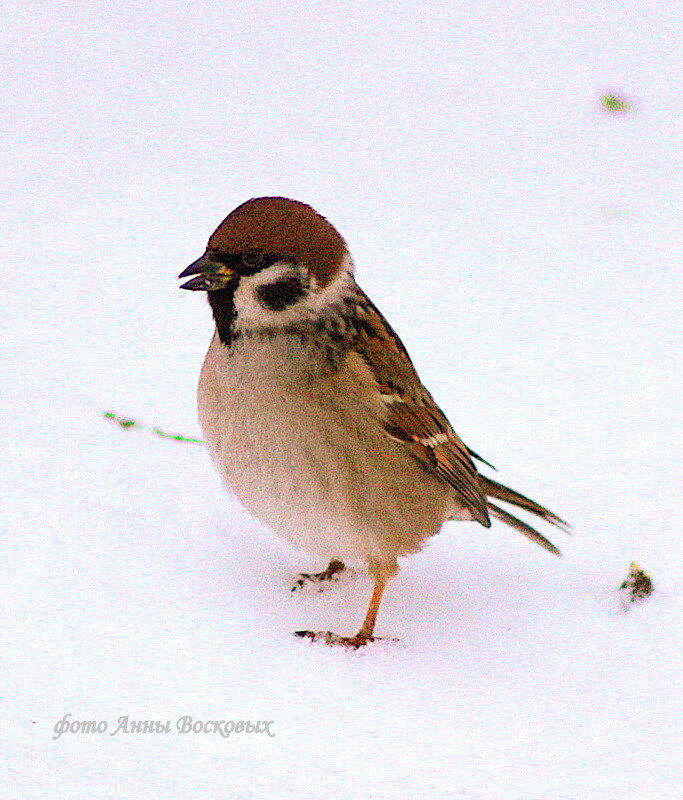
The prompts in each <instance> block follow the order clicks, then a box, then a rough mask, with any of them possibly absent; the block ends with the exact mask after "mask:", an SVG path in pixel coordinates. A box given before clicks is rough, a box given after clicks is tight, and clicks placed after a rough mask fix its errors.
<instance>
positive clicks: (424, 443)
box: [353, 289, 491, 527]
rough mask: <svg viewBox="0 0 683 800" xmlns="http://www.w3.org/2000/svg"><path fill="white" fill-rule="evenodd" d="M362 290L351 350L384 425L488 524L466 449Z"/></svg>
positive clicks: (479, 520) (356, 313)
mask: <svg viewBox="0 0 683 800" xmlns="http://www.w3.org/2000/svg"><path fill="white" fill-rule="evenodd" d="M358 292H359V300H360V302H358V303H356V304H355V308H354V323H355V335H354V340H353V350H354V352H355V353H357V354H358V356H360V357H361V358H362V360H363V362H364V363H365V365H366V366H367V367H368V369H369V370H370V373H371V375H372V378H373V379H374V383H375V384H376V386H377V392H378V393H379V399H380V400H381V407H382V410H383V414H382V422H383V425H384V430H385V431H386V433H387V435H388V436H390V437H391V438H392V439H394V440H395V441H397V442H400V443H402V444H403V445H405V447H406V448H407V450H409V451H410V452H411V453H412V455H413V456H414V457H415V458H416V459H417V460H418V461H419V462H420V463H421V464H422V465H423V466H424V467H425V468H426V469H427V470H428V471H429V472H431V473H432V474H434V475H435V476H437V477H439V478H441V479H442V480H444V481H446V483H448V484H450V486H451V487H452V488H453V489H454V490H455V493H456V496H457V498H458V500H459V501H461V503H462V505H464V506H465V507H466V508H467V509H468V510H469V511H470V512H471V513H472V516H473V518H474V519H476V520H477V521H478V522H481V524H482V525H485V526H486V527H489V526H490V525H491V522H490V520H489V515H488V511H487V500H486V495H485V494H484V492H483V491H482V487H481V485H480V482H479V475H478V473H477V469H476V467H475V466H474V463H473V461H472V458H471V457H470V452H469V451H468V448H467V447H466V446H465V444H464V443H463V442H462V440H461V439H460V438H459V437H458V435H457V434H456V433H455V431H454V430H453V428H452V427H451V425H450V423H449V422H448V420H447V419H446V416H445V414H444V413H443V411H441V409H440V408H439V407H438V406H437V404H436V403H435V402H434V399H433V398H432V396H431V395H430V394H429V392H428V391H427V390H426V389H425V387H424V386H423V385H422V383H421V381H420V378H419V376H418V374H417V372H416V371H415V368H414V367H413V364H412V362H411V360H410V356H409V355H408V353H407V351H406V349H405V347H404V346H403V343H402V342H401V340H400V339H399V338H398V336H397V335H396V333H395V332H394V331H393V330H392V328H391V326H390V325H389V323H388V322H387V321H386V320H385V319H384V317H383V316H382V314H381V313H380V312H379V311H378V309H377V308H376V307H375V306H374V304H373V303H372V302H371V301H370V299H369V298H368V297H367V296H366V295H365V294H364V293H363V292H362V290H361V289H358Z"/></svg>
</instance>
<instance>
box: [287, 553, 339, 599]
mask: <svg viewBox="0 0 683 800" xmlns="http://www.w3.org/2000/svg"><path fill="white" fill-rule="evenodd" d="M344 569H345V567H344V563H343V562H342V561H336V560H333V561H330V563H329V564H328V565H327V567H326V568H325V569H324V570H323V571H322V572H302V573H301V574H300V575H299V577H298V579H297V581H296V582H295V583H294V586H292V591H293V592H296V591H297V589H302V588H303V587H304V586H305V585H306V584H307V583H323V582H324V581H332V580H334V579H335V575H337V574H338V573H340V572H343V570H344Z"/></svg>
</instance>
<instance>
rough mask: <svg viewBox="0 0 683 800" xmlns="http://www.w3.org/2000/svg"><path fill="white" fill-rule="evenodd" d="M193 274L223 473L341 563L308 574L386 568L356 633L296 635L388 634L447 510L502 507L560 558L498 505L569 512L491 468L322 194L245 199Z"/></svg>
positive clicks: (215, 450)
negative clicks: (393, 598)
mask: <svg viewBox="0 0 683 800" xmlns="http://www.w3.org/2000/svg"><path fill="white" fill-rule="evenodd" d="M179 278H189V280H188V281H187V282H185V283H183V284H182V286H181V287H180V288H182V289H187V290H191V291H204V292H206V293H207V297H208V302H209V305H210V307H211V311H212V314H213V319H214V322H215V330H214V333H213V337H212V339H211V342H210V345H209V349H208V352H207V354H206V358H205V360H204V364H203V366H202V369H201V373H200V378H199V385H198V390H197V405H198V416H199V422H200V426H201V429H202V431H203V435H204V439H205V441H206V443H207V446H208V449H209V451H210V454H211V457H212V460H213V462H214V465H215V467H216V468H217V470H218V472H219V473H220V476H221V478H222V480H223V482H224V483H225V485H226V486H227V488H228V489H229V490H231V491H232V492H233V493H234V495H235V496H236V497H237V499H238V500H239V501H240V502H241V504H242V505H243V506H244V507H245V508H246V510H247V511H248V512H249V513H250V514H251V515H252V516H253V517H255V518H256V519H257V520H258V521H259V522H261V523H262V524H264V525H265V526H266V527H268V528H270V529H271V530H272V531H273V532H274V533H276V534H278V535H280V536H282V537H283V538H285V539H286V540H288V541H289V542H290V543H291V544H293V545H294V546H295V547H298V548H300V549H302V550H304V551H307V552H308V553H311V554H314V555H316V556H320V557H324V558H326V559H329V566H328V567H327V569H326V570H323V571H322V572H320V573H317V574H313V575H310V574H303V575H302V576H301V578H300V580H299V582H298V583H299V585H303V582H304V581H305V580H309V579H310V580H321V581H322V580H330V579H332V578H333V577H334V576H335V575H336V574H337V573H338V572H340V571H341V570H343V569H344V567H345V563H346V562H349V561H352V562H356V563H359V562H360V563H362V564H364V565H365V566H366V567H367V570H368V572H369V575H370V576H371V578H372V582H373V589H372V595H371V598H370V602H369V605H368V608H367V613H366V615H365V618H364V620H363V623H362V625H361V627H360V629H359V630H358V632H357V633H356V634H355V635H350V636H345V635H340V634H337V633H334V632H332V631H310V630H300V631H296V632H295V633H296V635H297V636H300V637H302V638H308V639H311V640H313V641H324V642H326V643H327V644H338V645H342V646H345V647H348V648H353V649H357V648H359V647H362V646H365V645H367V644H368V643H370V642H374V641H377V640H379V639H381V638H383V637H378V636H375V635H374V630H375V623H376V619H377V614H378V610H379V607H380V602H381V600H382V596H383V593H384V590H385V587H386V585H387V582H388V581H389V580H390V579H391V578H392V577H393V576H394V575H396V573H397V572H398V559H399V558H401V557H403V556H408V555H411V554H414V553H417V552H419V551H420V550H421V549H422V548H423V547H424V545H425V543H426V542H427V541H428V540H429V539H430V538H431V537H432V536H434V535H435V534H437V533H438V532H439V531H440V530H441V528H442V526H443V525H444V523H445V522H447V521H448V520H461V521H468V520H470V521H471V520H474V521H476V522H478V523H479V524H481V525H483V526H484V527H486V528H488V527H490V525H491V518H492V517H494V518H497V519H498V520H501V521H502V522H504V523H507V524H508V525H510V526H512V527H513V528H515V529H516V530H517V531H519V532H520V533H522V534H524V535H525V536H527V537H528V538H529V539H531V540H532V541H534V542H536V543H537V544H539V545H541V546H542V547H544V548H545V549H546V550H548V551H549V552H551V553H554V554H557V555H559V550H558V549H557V548H556V547H555V545H554V544H552V543H551V542H550V541H549V540H548V539H546V538H545V536H543V535H542V534H541V533H539V532H538V531H537V530H535V529H534V528H533V527H532V526H531V525H529V524H528V523H526V522H524V521H523V520H522V519H519V518H518V517H516V516H513V514H512V513H510V511H508V510H507V509H506V508H505V507H503V506H501V505H500V504H499V503H500V502H503V503H506V504H508V505H512V506H516V507H518V508H520V509H523V510H524V511H526V512H530V513H531V514H532V515H535V516H536V517H538V518H540V519H541V520H543V521H545V522H546V523H550V524H551V525H554V526H556V527H558V528H562V529H565V530H566V528H567V523H565V522H564V520H562V519H561V518H560V517H558V516H557V515H556V514H554V513H553V512H551V511H549V510H548V509H547V508H545V507H544V506H542V505H540V504H539V503H537V502H535V501H534V500H530V499H529V498H527V497H525V496H523V495H522V494H519V493H518V492H516V491H514V490H512V489H509V488H507V487H506V486H504V485H502V484H500V483H498V482H497V481H495V480H493V479H492V478H490V477H487V476H485V475H483V474H481V473H480V472H479V470H478V469H477V466H476V465H475V461H477V462H479V463H481V464H484V465H488V466H491V465H489V464H488V462H487V461H485V460H484V459H483V458H481V457H480V456H478V455H477V453H476V452H475V451H473V450H471V449H470V448H469V447H468V446H467V445H465V444H464V442H463V441H462V440H461V439H460V437H459V436H458V435H457V434H456V433H455V431H454V430H453V428H452V426H451V424H450V423H449V421H448V419H447V418H446V416H445V414H444V413H443V411H441V409H440V408H439V406H438V405H437V404H436V402H435V401H434V399H433V398H432V396H431V394H430V393H429V392H428V391H427V389H426V388H425V387H424V386H423V385H422V382H421V380H420V378H419V376H418V374H417V372H416V370H415V367H414V366H413V363H412V361H411V359H410V356H409V355H408V352H407V351H406V348H405V347H404V345H403V344H402V342H401V340H400V339H399V337H398V336H397V334H396V333H395V332H394V330H393V329H392V327H391V326H390V325H389V323H388V322H387V320H386V319H385V318H384V316H383V315H382V313H381V312H380V311H379V310H378V308H377V307H376V306H375V304H374V303H373V302H372V301H371V300H370V298H369V297H368V296H367V295H366V294H365V292H364V291H363V290H362V289H361V288H360V287H359V285H358V284H357V283H356V280H355V278H354V263H353V260H352V257H351V255H350V252H349V248H348V246H347V244H346V242H345V240H344V239H343V238H342V236H341V234H340V233H339V232H338V231H337V230H336V228H335V227H334V226H333V225H332V224H331V223H330V222H329V221H328V220H327V219H326V218H325V217H323V216H322V215H321V214H319V213H318V212H317V211H315V210H314V209H313V208H312V207H311V206H310V205H307V204H306V203H302V202H300V201H297V200H291V199H288V198H285V197H257V198H253V199H251V200H248V201H246V202H244V203H242V204H241V205H240V206H238V207H237V208H235V209H234V210H233V211H232V212H231V213H230V214H228V216H227V217H226V218H225V219H224V220H223V222H221V223H220V225H219V226H218V227H217V228H216V230H215V231H214V233H213V234H212V235H211V237H210V238H209V241H208V245H207V248H206V251H205V252H204V254H203V255H202V256H201V257H200V258H199V259H197V260H196V261H194V262H193V263H192V264H190V266H189V267H187V268H186V269H185V270H183V272H181V273H180V275H179ZM295 588H296V586H295Z"/></svg>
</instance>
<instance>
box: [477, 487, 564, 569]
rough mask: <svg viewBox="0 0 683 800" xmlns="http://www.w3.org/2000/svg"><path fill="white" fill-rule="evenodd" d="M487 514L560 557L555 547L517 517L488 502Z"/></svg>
mask: <svg viewBox="0 0 683 800" xmlns="http://www.w3.org/2000/svg"><path fill="white" fill-rule="evenodd" d="M489 512H490V513H491V516H492V517H496V519H499V520H500V521H501V522H505V523H506V524H508V525H510V526H511V527H512V528H514V529H515V530H518V531H519V532H520V533H522V534H524V536H526V537H527V538H528V539H531V541H532V542H536V544H540V545H541V547H545V549H546V550H549V551H550V552H551V553H554V554H555V555H556V556H559V555H562V554H561V553H560V551H559V550H558V549H557V547H555V545H554V544H553V543H552V542H551V541H549V540H548V539H546V538H545V536H542V535H541V534H540V533H539V532H538V531H537V530H536V529H535V528H532V527H531V525H527V524H526V522H522V520H521V519H518V518H517V517H513V516H512V514H508V512H507V511H503V509H502V508H500V506H497V505H496V504H495V503H492V502H491V501H489Z"/></svg>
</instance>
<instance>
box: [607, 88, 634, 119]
mask: <svg viewBox="0 0 683 800" xmlns="http://www.w3.org/2000/svg"><path fill="white" fill-rule="evenodd" d="M600 105H601V106H602V109H603V111H607V113H608V114H625V113H626V112H627V111H630V110H631V104H630V103H629V101H628V100H626V98H624V97H620V96H619V95H618V94H614V93H613V92H610V93H608V94H603V95H602V97H601V98H600Z"/></svg>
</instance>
